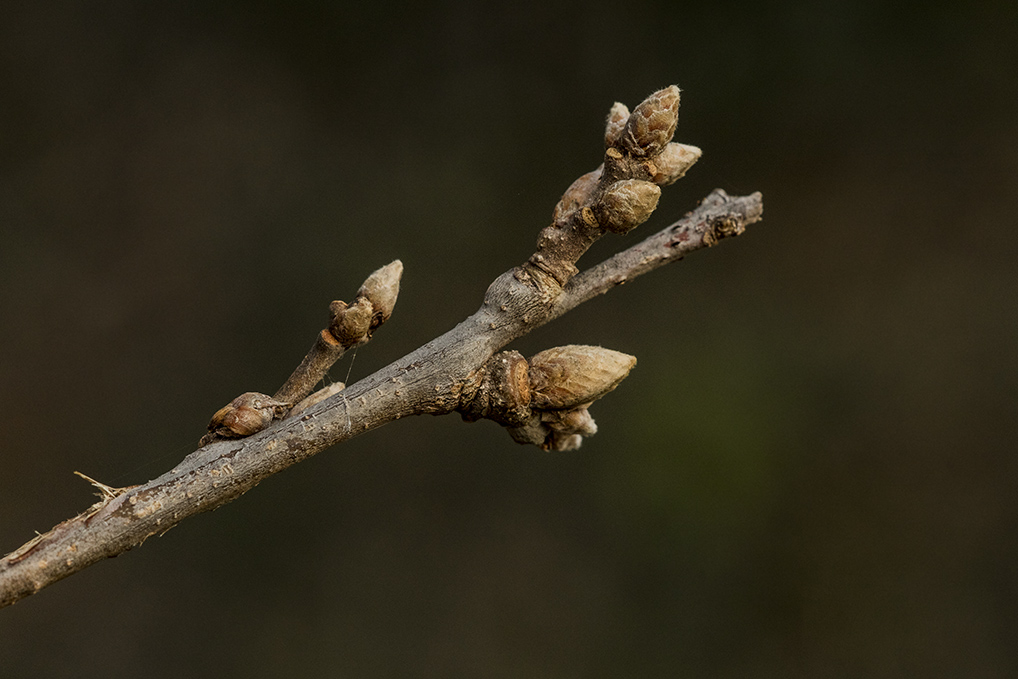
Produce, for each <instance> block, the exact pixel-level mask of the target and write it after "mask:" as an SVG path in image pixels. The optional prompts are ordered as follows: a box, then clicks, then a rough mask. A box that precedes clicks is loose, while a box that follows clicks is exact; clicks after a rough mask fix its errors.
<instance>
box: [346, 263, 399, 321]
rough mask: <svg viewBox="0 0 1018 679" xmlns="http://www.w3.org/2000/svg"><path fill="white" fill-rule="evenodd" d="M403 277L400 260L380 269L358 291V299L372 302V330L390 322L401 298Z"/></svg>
mask: <svg viewBox="0 0 1018 679" xmlns="http://www.w3.org/2000/svg"><path fill="white" fill-rule="evenodd" d="M402 275H403V262H401V261H399V260H398V259H397V260H395V261H393V262H391V263H389V264H386V265H385V266H383V267H382V268H381V269H378V270H377V271H375V272H374V273H372V274H371V275H370V276H368V278H367V280H365V281H364V284H363V285H361V289H360V290H358V291H357V296H358V297H365V298H367V300H368V301H369V302H371V306H372V309H373V311H374V313H373V315H372V321H371V329H372V330H374V329H375V328H377V327H378V326H380V325H381V324H382V323H385V322H386V321H387V320H389V317H390V316H392V310H393V308H395V306H396V298H397V297H398V296H399V279H400V277H402Z"/></svg>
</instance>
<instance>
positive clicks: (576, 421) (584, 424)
mask: <svg viewBox="0 0 1018 679" xmlns="http://www.w3.org/2000/svg"><path fill="white" fill-rule="evenodd" d="M541 421H542V422H544V423H545V424H547V425H548V428H549V429H551V430H552V431H554V432H557V433H559V434H562V435H571V434H579V435H580V436H593V435H594V434H596V433H597V423H596V422H594V418H593V417H591V416H590V411H589V410H587V409H586V407H581V408H574V409H573V410H550V411H545V412H543V413H542V414H541Z"/></svg>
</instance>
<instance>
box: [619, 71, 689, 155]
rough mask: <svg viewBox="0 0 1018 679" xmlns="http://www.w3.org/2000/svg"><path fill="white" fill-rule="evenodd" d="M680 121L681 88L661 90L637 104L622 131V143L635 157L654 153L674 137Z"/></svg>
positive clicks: (672, 87)
mask: <svg viewBox="0 0 1018 679" xmlns="http://www.w3.org/2000/svg"><path fill="white" fill-rule="evenodd" d="M678 122H679V88H678V87H676V86H675V85H672V86H671V87H666V88H665V89H663V90H658V91H657V92H655V93H654V94H652V95H650V96H649V97H647V98H646V99H644V100H643V102H642V103H641V104H640V105H639V106H637V107H636V109H635V110H634V111H633V112H632V114H631V115H630V116H629V121H628V122H627V123H626V129H625V131H624V132H623V134H622V146H623V147H624V148H625V149H626V150H627V151H629V152H630V153H631V154H633V155H634V156H653V155H655V154H657V153H658V152H660V151H661V149H663V148H664V147H665V144H667V143H668V142H670V141H671V140H672V136H673V135H674V134H675V126H676V125H677V124H678Z"/></svg>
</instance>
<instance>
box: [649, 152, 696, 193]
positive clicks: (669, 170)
mask: <svg viewBox="0 0 1018 679" xmlns="http://www.w3.org/2000/svg"><path fill="white" fill-rule="evenodd" d="M701 155H703V151H701V150H700V149H699V148H697V147H696V146H689V145H688V144H679V143H678V142H674V141H673V142H672V143H670V144H668V145H667V146H665V148H664V150H663V151H661V153H659V154H658V155H657V157H655V158H654V161H653V162H654V167H655V168H656V169H657V172H655V173H654V175H653V176H652V177H651V178H650V180H651V181H652V182H654V183H655V184H657V185H658V186H668V185H669V184H674V183H675V182H676V181H677V180H679V179H682V177H683V176H685V174H686V172H687V171H688V170H689V168H691V167H693V164H694V163H696V161H698V160H700V156H701Z"/></svg>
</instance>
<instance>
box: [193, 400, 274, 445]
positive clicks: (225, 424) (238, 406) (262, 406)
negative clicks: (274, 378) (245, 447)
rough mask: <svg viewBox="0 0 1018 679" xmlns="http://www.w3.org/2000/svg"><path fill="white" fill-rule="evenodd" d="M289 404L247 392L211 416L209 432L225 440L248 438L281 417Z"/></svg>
mask: <svg viewBox="0 0 1018 679" xmlns="http://www.w3.org/2000/svg"><path fill="white" fill-rule="evenodd" d="M289 406H290V404H289V403H283V402H282V401H277V400H276V399H274V398H272V397H271V396H268V395H266V394H260V393H258V392H256V391H249V392H247V393H244V394H241V395H240V396H238V397H237V398H235V399H233V400H232V401H230V403H229V405H226V406H223V407H222V408H220V409H219V410H218V411H216V414H215V415H213V416H212V421H211V422H209V427H208V429H209V432H210V433H212V434H216V435H218V436H222V437H225V438H239V437H242V436H250V435H251V434H254V433H256V432H259V431H261V430H262V429H265V427H267V426H269V424H270V423H271V422H272V420H274V419H278V418H280V417H282V416H283V414H284V413H285V412H286V409H287V408H288V407H289Z"/></svg>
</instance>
